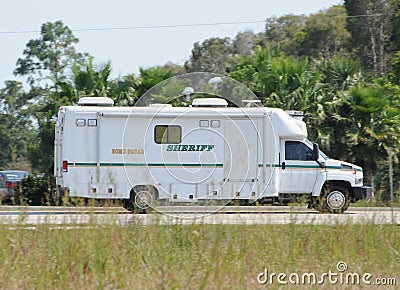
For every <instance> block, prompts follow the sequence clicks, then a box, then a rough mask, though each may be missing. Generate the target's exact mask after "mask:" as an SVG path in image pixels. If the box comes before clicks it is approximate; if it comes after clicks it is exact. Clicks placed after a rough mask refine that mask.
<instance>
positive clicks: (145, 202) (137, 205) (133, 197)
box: [122, 185, 158, 213]
mask: <svg viewBox="0 0 400 290" xmlns="http://www.w3.org/2000/svg"><path fill="white" fill-rule="evenodd" d="M156 198H158V191H157V190H156V189H155V188H154V187H153V186H149V185H139V186H135V187H134V188H132V190H131V192H130V197H129V199H124V200H123V201H122V206H123V207H124V208H125V209H127V210H129V211H130V212H132V213H146V212H147V209H149V208H151V207H152V206H153V202H154V200H155V199H156Z"/></svg>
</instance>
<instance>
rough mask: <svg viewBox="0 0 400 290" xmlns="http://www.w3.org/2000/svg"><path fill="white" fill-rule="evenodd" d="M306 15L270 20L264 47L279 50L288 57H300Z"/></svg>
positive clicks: (267, 25)
mask: <svg viewBox="0 0 400 290" xmlns="http://www.w3.org/2000/svg"><path fill="white" fill-rule="evenodd" d="M306 19H307V17H306V16H305V15H284V16H281V17H278V18H277V17H272V18H268V19H267V22H266V25H265V35H264V37H265V39H264V44H263V45H264V46H268V47H271V48H273V49H276V48H279V49H280V50H281V51H283V52H285V53H286V54H287V55H292V56H298V55H299V52H300V50H301V44H302V42H303V40H304V37H305V28H306V26H305V21H306Z"/></svg>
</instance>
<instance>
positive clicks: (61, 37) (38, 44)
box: [14, 21, 88, 91]
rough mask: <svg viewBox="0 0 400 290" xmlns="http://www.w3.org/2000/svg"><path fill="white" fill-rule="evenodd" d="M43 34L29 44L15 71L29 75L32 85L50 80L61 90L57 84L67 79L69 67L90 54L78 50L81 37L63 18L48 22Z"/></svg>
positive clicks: (17, 73) (18, 73)
mask: <svg viewBox="0 0 400 290" xmlns="http://www.w3.org/2000/svg"><path fill="white" fill-rule="evenodd" d="M40 34H41V36H40V37H39V38H38V39H32V40H30V41H29V42H28V43H27V44H26V48H25V50H24V52H23V54H24V58H19V59H18V60H17V67H16V69H15V71H14V74H15V75H20V76H28V80H29V83H30V84H34V83H41V81H43V80H47V81H50V83H52V84H53V85H52V87H53V89H54V90H55V91H57V85H56V84H57V83H58V82H59V81H62V80H64V79H65V76H66V75H65V73H66V70H67V69H68V68H71V67H72V65H74V64H77V63H82V62H83V61H84V60H85V59H86V58H87V57H88V55H87V54H85V53H79V52H77V51H76V49H75V47H74V45H75V44H76V43H78V38H76V37H75V36H74V35H73V33H72V31H71V30H70V29H69V28H68V27H67V26H66V25H64V24H63V23H62V21H56V22H54V23H51V22H47V23H44V24H43V25H42V27H41V32H40Z"/></svg>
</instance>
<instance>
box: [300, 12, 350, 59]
mask: <svg viewBox="0 0 400 290" xmlns="http://www.w3.org/2000/svg"><path fill="white" fill-rule="evenodd" d="M346 16H347V14H346V10H345V8H344V7H343V6H333V7H331V8H329V9H327V10H321V11H319V12H318V13H315V14H311V15H310V16H308V17H307V18H306V20H305V34H304V39H303V41H302V44H301V48H300V51H301V54H302V55H306V56H311V57H318V56H323V57H325V58H326V57H330V56H332V55H337V54H338V53H341V54H344V53H345V52H346V50H347V47H348V45H349V39H350V33H349V32H348V31H347V30H346Z"/></svg>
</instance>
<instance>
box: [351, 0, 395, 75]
mask: <svg viewBox="0 0 400 290" xmlns="http://www.w3.org/2000/svg"><path fill="white" fill-rule="evenodd" d="M344 6H345V8H346V11H347V14H348V18H347V23H346V27H347V30H348V31H349V32H350V33H351V38H350V39H351V47H352V48H353V49H354V56H356V57H358V58H359V59H360V60H361V62H362V64H363V66H364V67H366V68H368V69H370V70H371V71H372V72H373V74H374V75H376V76H381V75H383V74H384V73H385V72H387V71H388V70H389V69H390V67H389V66H388V64H389V57H388V51H390V46H388V45H387V44H388V40H389V39H390V37H391V32H392V31H391V27H390V26H391V23H390V20H391V19H392V18H393V8H394V7H393V5H392V2H390V1H386V0H345V1H344Z"/></svg>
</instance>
